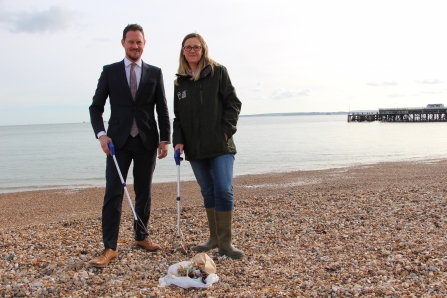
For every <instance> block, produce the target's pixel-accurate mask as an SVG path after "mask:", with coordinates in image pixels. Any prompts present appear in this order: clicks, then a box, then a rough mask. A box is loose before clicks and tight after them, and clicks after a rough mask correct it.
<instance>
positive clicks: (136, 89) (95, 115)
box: [89, 24, 171, 267]
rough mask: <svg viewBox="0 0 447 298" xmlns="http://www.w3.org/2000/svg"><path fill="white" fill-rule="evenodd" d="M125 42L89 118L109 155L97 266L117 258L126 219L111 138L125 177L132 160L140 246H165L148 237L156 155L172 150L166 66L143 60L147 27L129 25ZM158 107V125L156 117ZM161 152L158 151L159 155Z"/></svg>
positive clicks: (103, 77)
mask: <svg viewBox="0 0 447 298" xmlns="http://www.w3.org/2000/svg"><path fill="white" fill-rule="evenodd" d="M121 44H122V46H123V47H124V50H125V55H126V56H125V58H124V60H123V61H120V62H117V63H114V64H110V65H106V66H104V68H103V71H102V73H101V76H100V77H99V80H98V86H97V88H96V92H95V95H94V96H93V102H92V105H91V106H90V108H89V109H90V119H91V123H92V126H93V130H94V132H95V136H96V137H97V138H98V139H99V141H100V143H101V148H102V150H103V151H104V153H105V154H107V163H106V191H105V195H104V204H103V208H102V232H103V241H104V251H103V252H102V254H101V255H100V256H98V257H97V258H95V259H93V260H92V261H90V264H91V265H92V266H95V267H104V266H106V265H107V264H108V263H109V262H110V261H111V260H112V259H115V258H117V257H118V252H117V242H118V232H119V225H120V219H121V208H122V201H123V194H124V188H123V185H122V184H121V180H120V178H119V175H118V172H117V169H116V167H115V164H114V161H113V158H112V157H111V155H110V152H109V148H108V145H107V144H108V142H113V144H114V146H115V156H116V159H117V161H118V164H119V167H120V169H121V171H122V175H123V177H124V179H126V177H127V173H128V171H129V167H130V164H131V162H132V160H133V162H134V167H133V175H134V190H135V212H136V214H137V216H138V218H139V220H138V221H137V222H136V223H135V226H134V229H135V240H136V245H137V246H140V247H142V248H144V249H146V250H148V251H156V250H158V249H160V246H159V245H157V244H156V243H153V242H151V241H150V240H149V238H148V231H147V225H148V222H149V216H150V207H151V185H152V174H153V172H154V169H155V163H156V157H157V154H158V158H164V157H166V156H167V154H168V144H169V143H170V140H171V139H170V135H171V127H170V121H169V113H168V107H167V104H166V97H165V91H164V85H163V76H162V72H161V69H160V68H158V67H155V66H152V65H149V64H146V63H144V62H143V61H142V60H141V55H142V54H143V50H144V46H145V44H146V40H145V39H144V32H143V28H142V27H141V26H139V25H137V24H131V25H128V26H127V27H126V28H125V29H124V31H123V39H122V40H121ZM107 98H109V101H110V110H111V114H110V119H109V126H108V130H107V133H106V132H105V127H104V119H103V112H104V105H105V103H106V100H107ZM154 109H155V110H156V111H157V116H158V127H159V130H160V133H159V132H158V129H157V122H156V119H155V115H154ZM157 152H158V153H157Z"/></svg>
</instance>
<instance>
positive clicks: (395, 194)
mask: <svg viewBox="0 0 447 298" xmlns="http://www.w3.org/2000/svg"><path fill="white" fill-rule="evenodd" d="M446 161H447V160H445V159H442V160H425V161H411V162H387V163H378V164H373V165H360V166H354V167H346V168H336V169H327V170H314V171H297V172H287V173H270V174H258V175H246V176H237V177H235V180H234V192H235V218H234V224H233V226H234V244H235V245H236V246H237V247H238V248H241V249H243V250H244V252H245V253H246V255H247V257H246V258H244V259H242V260H239V261H238V260H231V259H227V258H225V257H220V256H218V254H217V251H216V250H213V251H211V252H209V253H208V254H209V255H210V256H212V257H213V259H214V261H215V263H216V265H217V274H218V276H219V278H220V282H219V283H217V284H215V285H213V286H212V287H210V288H209V289H203V290H198V289H189V290H185V289H182V288H178V287H175V286H170V287H167V288H160V287H158V278H160V277H162V276H164V275H165V274H166V272H167V268H168V266H169V265H172V264H174V263H176V262H180V261H184V260H188V259H189V258H191V257H192V256H193V255H194V253H193V251H192V248H193V246H194V245H195V244H197V243H198V242H202V241H203V240H205V238H206V235H207V233H206V218H204V211H203V208H202V199H201V195H200V191H199V188H198V186H197V184H196V182H195V181H184V182H183V181H182V184H181V205H182V213H181V228H182V232H183V234H184V240H183V242H182V244H183V247H185V248H186V253H185V252H182V250H180V249H178V248H179V247H181V245H180V242H179V240H178V239H177V238H176V237H175V231H176V215H177V214H176V211H177V209H176V208H177V202H176V196H177V188H176V183H175V182H169V183H154V185H153V199H152V213H151V221H150V231H151V233H152V239H153V240H154V241H156V242H157V243H160V244H161V245H162V246H163V249H162V250H161V252H158V253H156V254H151V253H147V252H144V251H141V250H138V249H135V248H134V247H133V244H132V229H131V219H132V217H131V213H130V209H129V207H128V206H127V202H126V200H124V201H123V210H124V212H123V217H122V225H121V232H120V243H119V261H118V262H117V263H115V264H110V265H109V266H108V267H106V268H104V269H96V268H91V267H89V266H88V265H87V262H88V260H90V259H91V258H92V256H94V255H96V254H97V253H99V252H100V250H101V228H100V225H101V224H100V219H99V218H100V216H101V205H102V197H103V192H104V188H87V189H64V190H60V189H58V190H41V191H30V192H18V193H4V194H0V245H1V254H2V258H1V259H0V262H1V264H0V276H1V278H0V281H1V283H0V294H1V295H2V296H4V297H12V296H14V295H16V296H17V295H18V294H19V293H24V294H26V293H29V295H31V296H38V295H47V296H54V297H56V296H66V295H68V293H70V294H71V295H74V294H73V293H77V294H78V296H112V297H115V296H116V297H118V296H120V295H119V293H121V294H123V293H128V294H129V295H130V296H132V295H133V296H142V297H144V296H145V295H147V296H149V297H158V296H165V297H169V296H178V295H181V296H188V297H189V296H191V297H194V296H214V297H228V296H230V297H231V296H235V297H248V296H256V297H257V296H262V295H264V296H266V297H274V296H275V297H276V296H279V297H296V296H300V297H312V296H317V295H326V296H328V295H332V294H335V295H338V296H346V295H356V294H357V295H371V296H372V295H373V294H374V295H376V296H402V295H411V294H414V295H416V296H420V295H435V296H436V295H447V286H446V285H447V252H446V249H445V247H447V238H446V231H447V218H446V214H447V184H446V183H445V181H446V178H447V163H446ZM128 189H129V191H130V193H131V197H133V193H132V186H129V187H128ZM117 272H118V273H119V272H121V273H119V274H117ZM85 293H88V295H86V294H85Z"/></svg>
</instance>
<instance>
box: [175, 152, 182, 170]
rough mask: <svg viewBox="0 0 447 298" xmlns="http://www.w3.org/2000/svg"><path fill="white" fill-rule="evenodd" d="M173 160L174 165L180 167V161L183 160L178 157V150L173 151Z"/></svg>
mask: <svg viewBox="0 0 447 298" xmlns="http://www.w3.org/2000/svg"><path fill="white" fill-rule="evenodd" d="M174 160H175V164H176V165H178V166H179V165H180V161H182V160H183V158H181V157H180V149H177V150H175V152H174Z"/></svg>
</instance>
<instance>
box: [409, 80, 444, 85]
mask: <svg viewBox="0 0 447 298" xmlns="http://www.w3.org/2000/svg"><path fill="white" fill-rule="evenodd" d="M416 83H419V84H442V83H444V82H443V81H441V80H438V79H434V80H423V81H416Z"/></svg>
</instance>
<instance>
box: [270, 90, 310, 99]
mask: <svg viewBox="0 0 447 298" xmlns="http://www.w3.org/2000/svg"><path fill="white" fill-rule="evenodd" d="M310 93H311V91H310V89H303V90H301V91H292V90H282V89H278V90H275V91H274V92H273V93H272V97H273V99H285V98H291V97H295V96H309V95H310Z"/></svg>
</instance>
